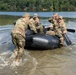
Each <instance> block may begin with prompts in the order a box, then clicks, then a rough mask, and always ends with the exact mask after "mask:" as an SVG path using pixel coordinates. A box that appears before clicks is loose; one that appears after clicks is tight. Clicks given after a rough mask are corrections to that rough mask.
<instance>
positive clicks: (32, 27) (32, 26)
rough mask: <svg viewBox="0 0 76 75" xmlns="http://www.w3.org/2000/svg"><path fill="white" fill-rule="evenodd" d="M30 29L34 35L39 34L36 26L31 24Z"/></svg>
mask: <svg viewBox="0 0 76 75" xmlns="http://www.w3.org/2000/svg"><path fill="white" fill-rule="evenodd" d="M29 27H30V29H31V30H33V31H34V33H37V30H36V28H35V26H34V25H33V23H31V22H30V24H29Z"/></svg>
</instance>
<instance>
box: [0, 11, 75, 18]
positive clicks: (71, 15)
mask: <svg viewBox="0 0 76 75" xmlns="http://www.w3.org/2000/svg"><path fill="white" fill-rule="evenodd" d="M25 13H30V15H31V16H33V14H34V13H37V14H38V15H39V17H50V16H52V14H54V13H58V14H59V15H62V16H63V17H67V18H76V12H0V15H12V16H22V15H24V14H25Z"/></svg>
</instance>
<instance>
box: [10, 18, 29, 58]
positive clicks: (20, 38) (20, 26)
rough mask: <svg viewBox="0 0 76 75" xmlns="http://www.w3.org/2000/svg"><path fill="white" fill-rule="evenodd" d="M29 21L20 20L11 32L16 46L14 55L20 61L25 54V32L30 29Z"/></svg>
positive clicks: (25, 19)
mask: <svg viewBox="0 0 76 75" xmlns="http://www.w3.org/2000/svg"><path fill="white" fill-rule="evenodd" d="M28 21H29V20H28V19H27V18H20V19H18V20H17V21H16V24H15V26H14V28H13V29H12V31H11V36H12V42H13V44H14V45H15V49H14V55H15V58H16V59H20V58H21V57H22V55H23V52H24V46H25V37H26V36H25V31H26V29H27V27H28V23H29V22H28Z"/></svg>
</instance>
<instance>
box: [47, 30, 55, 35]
mask: <svg viewBox="0 0 76 75" xmlns="http://www.w3.org/2000/svg"><path fill="white" fill-rule="evenodd" d="M46 34H48V35H52V36H54V35H55V32H54V31H51V30H50V31H47V32H46Z"/></svg>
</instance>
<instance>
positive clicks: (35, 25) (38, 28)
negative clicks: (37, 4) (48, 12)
mask: <svg viewBox="0 0 76 75" xmlns="http://www.w3.org/2000/svg"><path fill="white" fill-rule="evenodd" d="M30 22H31V25H33V26H31V25H30V28H31V30H34V31H35V33H43V27H42V25H41V24H40V22H39V18H38V17H37V14H34V17H33V18H32V19H30Z"/></svg>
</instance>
